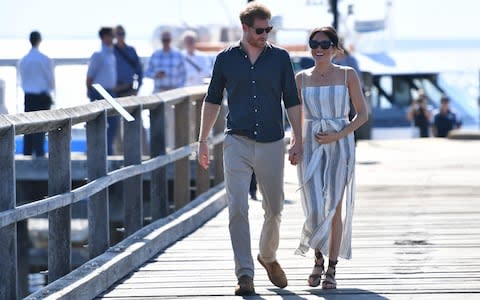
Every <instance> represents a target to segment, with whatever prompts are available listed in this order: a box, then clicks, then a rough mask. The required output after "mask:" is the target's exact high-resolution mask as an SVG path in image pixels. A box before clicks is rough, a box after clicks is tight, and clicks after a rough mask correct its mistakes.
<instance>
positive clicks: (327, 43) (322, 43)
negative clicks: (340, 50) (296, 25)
mask: <svg viewBox="0 0 480 300" xmlns="http://www.w3.org/2000/svg"><path fill="white" fill-rule="evenodd" d="M308 45H309V46H310V48H312V49H317V48H318V46H320V48H322V49H323V50H327V49H328V48H330V46H333V43H332V41H329V40H323V41H317V40H310V41H308Z"/></svg>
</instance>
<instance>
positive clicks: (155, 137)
mask: <svg viewBox="0 0 480 300" xmlns="http://www.w3.org/2000/svg"><path fill="white" fill-rule="evenodd" d="M165 128H166V124H165V104H164V103H163V102H162V103H161V104H160V105H159V106H158V107H156V108H155V109H151V110H150V153H151V157H152V158H154V157H157V156H160V155H165V153H166V135H165V134H166V133H165ZM150 176H151V177H150V178H151V180H150V211H151V214H152V220H158V219H160V218H162V217H165V216H166V215H167V214H168V186H167V168H166V167H161V168H158V169H156V170H154V171H152V172H151V175H150Z"/></svg>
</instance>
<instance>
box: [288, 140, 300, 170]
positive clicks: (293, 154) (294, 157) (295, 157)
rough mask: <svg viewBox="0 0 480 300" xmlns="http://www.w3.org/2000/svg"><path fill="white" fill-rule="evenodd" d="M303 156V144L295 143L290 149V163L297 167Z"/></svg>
mask: <svg viewBox="0 0 480 300" xmlns="http://www.w3.org/2000/svg"><path fill="white" fill-rule="evenodd" d="M302 155H303V145H302V143H296V142H293V144H292V145H290V149H288V160H289V161H290V163H291V164H292V165H293V166H295V165H297V164H298V163H299V162H300V161H301V160H302Z"/></svg>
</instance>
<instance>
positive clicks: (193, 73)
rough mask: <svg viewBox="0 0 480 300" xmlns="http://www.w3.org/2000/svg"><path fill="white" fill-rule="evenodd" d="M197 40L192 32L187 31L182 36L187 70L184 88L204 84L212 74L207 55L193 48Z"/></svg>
mask: <svg viewBox="0 0 480 300" xmlns="http://www.w3.org/2000/svg"><path fill="white" fill-rule="evenodd" d="M197 39H198V37H197V34H196V33H195V32H194V31H192V30H187V31H185V32H184V33H183V35H182V40H183V46H184V50H183V54H184V55H185V68H186V70H187V81H186V83H185V86H192V85H202V84H205V83H206V82H205V79H207V78H210V77H211V74H212V62H211V60H210V59H209V57H208V55H207V54H205V53H204V52H202V51H199V50H197V49H196V48H195V44H196V42H197Z"/></svg>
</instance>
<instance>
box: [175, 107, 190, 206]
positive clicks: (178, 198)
mask: <svg viewBox="0 0 480 300" xmlns="http://www.w3.org/2000/svg"><path fill="white" fill-rule="evenodd" d="M189 116H190V101H189V98H186V99H184V100H183V101H182V102H180V103H177V104H176V105H175V148H180V147H183V146H185V145H188V144H189V141H190V137H189V133H190V118H188V117H189ZM173 186H174V188H173V192H174V201H175V210H178V209H180V208H182V207H183V206H184V205H185V204H187V203H188V202H189V201H190V159H189V157H188V156H187V157H184V158H182V159H179V160H177V161H176V162H175V176H174V181H173Z"/></svg>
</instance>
